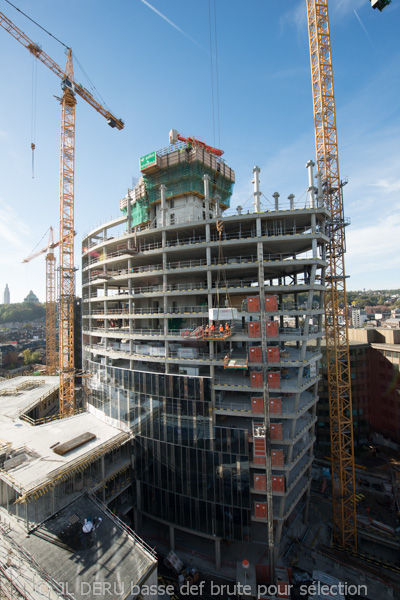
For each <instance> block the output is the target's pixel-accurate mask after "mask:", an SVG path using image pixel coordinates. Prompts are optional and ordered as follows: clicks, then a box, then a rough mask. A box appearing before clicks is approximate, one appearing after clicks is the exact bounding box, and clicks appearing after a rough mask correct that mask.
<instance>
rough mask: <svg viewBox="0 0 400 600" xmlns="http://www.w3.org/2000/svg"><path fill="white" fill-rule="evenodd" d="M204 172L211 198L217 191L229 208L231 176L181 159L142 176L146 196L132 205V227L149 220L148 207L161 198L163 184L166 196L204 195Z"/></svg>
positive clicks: (199, 163)
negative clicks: (172, 164)
mask: <svg viewBox="0 0 400 600" xmlns="http://www.w3.org/2000/svg"><path fill="white" fill-rule="evenodd" d="M204 175H209V176H210V197H211V198H214V197H215V196H216V195H217V194H218V195H219V196H220V198H221V200H220V202H221V203H222V204H224V205H225V206H226V207H227V208H229V206H230V198H231V195H232V190H233V182H232V181H231V180H230V179H228V178H227V177H225V176H224V175H222V174H221V173H220V172H219V171H214V170H212V169H210V168H209V167H207V165H205V164H204V163H202V162H200V161H196V162H193V163H188V162H182V163H180V164H178V165H175V166H171V167H168V169H162V170H159V171H156V172H154V173H148V174H146V175H144V176H143V179H144V183H145V186H146V198H141V199H139V200H137V201H136V202H134V203H133V204H132V205H131V218H132V227H135V226H136V225H140V224H141V223H144V222H146V221H148V220H149V206H150V204H152V203H153V202H157V201H159V200H160V199H161V190H160V186H161V185H162V184H164V185H165V186H166V188H167V189H166V192H165V197H166V198H171V197H174V196H180V195H184V194H190V193H197V194H199V195H200V196H203V197H204V181H203V176H204ZM122 212H123V214H124V215H126V212H127V208H126V207H125V208H123V209H122Z"/></svg>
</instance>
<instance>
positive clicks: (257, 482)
mask: <svg viewBox="0 0 400 600" xmlns="http://www.w3.org/2000/svg"><path fill="white" fill-rule="evenodd" d="M254 489H255V490H258V491H260V492H265V490H266V489H267V476H266V475H265V474H263V473H255V474H254Z"/></svg>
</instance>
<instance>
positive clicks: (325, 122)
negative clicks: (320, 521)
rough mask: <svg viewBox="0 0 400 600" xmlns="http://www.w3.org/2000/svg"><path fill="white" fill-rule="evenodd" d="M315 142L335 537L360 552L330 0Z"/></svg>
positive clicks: (320, 3)
mask: <svg viewBox="0 0 400 600" xmlns="http://www.w3.org/2000/svg"><path fill="white" fill-rule="evenodd" d="M307 17H308V29H309V41H310V59H311V78H312V90H313V101H314V122H315V145H316V157H317V167H318V171H319V172H320V173H321V174H322V179H323V182H324V188H325V189H324V191H325V202H326V206H327V208H328V209H329V210H330V213H331V214H330V218H329V221H328V235H329V243H328V245H327V257H326V259H327V261H328V268H327V273H326V285H327V290H326V292H325V331H326V354H327V364H328V387H329V420H330V431H331V464H332V502H333V538H334V542H335V543H337V544H339V545H340V546H341V547H342V548H343V549H348V550H352V551H357V522H356V498H355V476H354V445H353V414H352V402H351V380H350V357H349V342H348V329H347V314H346V307H347V301H346V279H345V269H344V252H345V233H344V226H345V220H344V215H343V203H342V189H341V181H340V177H339V160H338V143H337V131H336V112H335V97H334V90H333V75H332V55H331V43H330V32H329V18H328V0H307Z"/></svg>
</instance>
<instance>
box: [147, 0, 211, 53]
mask: <svg viewBox="0 0 400 600" xmlns="http://www.w3.org/2000/svg"><path fill="white" fill-rule="evenodd" d="M140 2H142V3H143V4H145V5H146V6H148V7H149V8H150V9H151V10H152V11H154V12H155V13H156V14H157V15H158V16H159V17H161V18H162V19H164V21H166V22H167V23H168V24H169V25H171V27H173V28H174V29H176V30H177V31H179V33H181V34H182V35H184V36H185V38H187V39H188V40H190V41H191V42H193V44H196V46H198V47H199V48H201V49H202V50H204V52H207V50H205V49H204V48H203V47H202V46H200V44H199V43H198V42H196V40H194V39H193V38H192V37H190V35H188V34H187V33H185V32H184V31H183V30H182V29H181V28H180V27H178V25H175V23H173V22H172V21H171V20H170V19H168V17H166V16H165V15H163V14H162V12H160V11H159V10H157V9H156V8H155V7H154V6H152V5H151V4H150V2H147V0H140Z"/></svg>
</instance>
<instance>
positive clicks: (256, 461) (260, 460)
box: [253, 456, 265, 465]
mask: <svg viewBox="0 0 400 600" xmlns="http://www.w3.org/2000/svg"><path fill="white" fill-rule="evenodd" d="M253 463H254V464H255V465H265V456H253Z"/></svg>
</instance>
